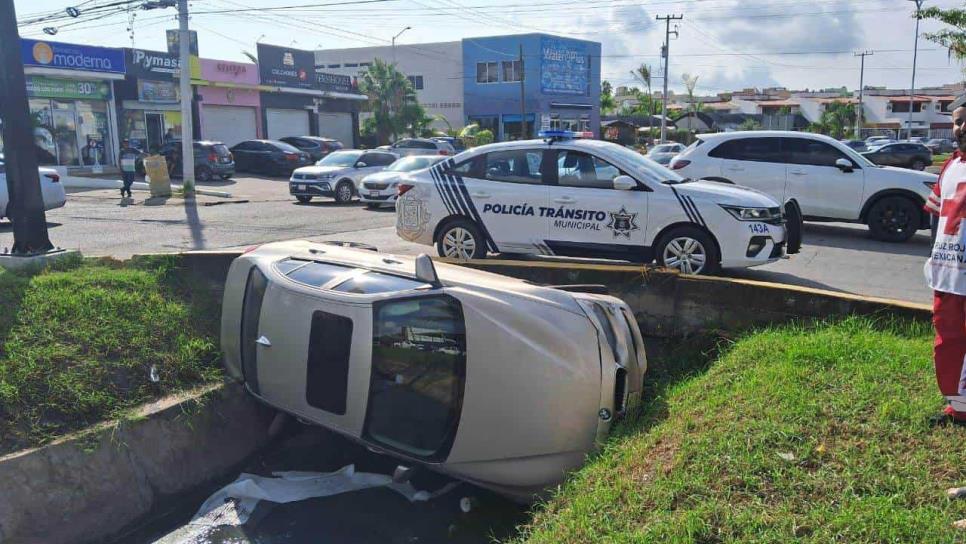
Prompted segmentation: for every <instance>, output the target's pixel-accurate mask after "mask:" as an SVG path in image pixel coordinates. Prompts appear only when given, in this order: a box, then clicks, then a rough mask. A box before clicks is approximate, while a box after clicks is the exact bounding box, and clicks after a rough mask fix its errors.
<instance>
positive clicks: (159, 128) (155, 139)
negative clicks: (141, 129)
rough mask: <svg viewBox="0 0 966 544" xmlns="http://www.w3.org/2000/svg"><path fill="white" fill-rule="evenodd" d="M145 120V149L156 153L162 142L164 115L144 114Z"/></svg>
mask: <svg viewBox="0 0 966 544" xmlns="http://www.w3.org/2000/svg"><path fill="white" fill-rule="evenodd" d="M144 117H145V120H146V121H147V132H148V147H147V149H146V151H150V152H151V153H156V152H157V150H158V149H159V148H160V147H161V144H163V143H164V117H163V116H162V115H161V114H160V113H146V114H144Z"/></svg>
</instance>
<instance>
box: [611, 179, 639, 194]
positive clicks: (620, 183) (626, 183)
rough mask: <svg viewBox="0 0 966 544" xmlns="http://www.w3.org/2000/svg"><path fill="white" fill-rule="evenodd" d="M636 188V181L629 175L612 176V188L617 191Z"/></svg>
mask: <svg viewBox="0 0 966 544" xmlns="http://www.w3.org/2000/svg"><path fill="white" fill-rule="evenodd" d="M636 188H637V182H636V181H634V178H632V177H630V176H617V177H616V178H614V189H616V190H618V191H633V190H634V189H636Z"/></svg>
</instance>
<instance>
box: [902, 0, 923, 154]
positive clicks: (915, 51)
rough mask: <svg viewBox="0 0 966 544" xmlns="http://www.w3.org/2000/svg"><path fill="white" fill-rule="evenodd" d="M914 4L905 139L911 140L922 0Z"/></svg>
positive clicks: (916, 0) (917, 0) (915, 0)
mask: <svg viewBox="0 0 966 544" xmlns="http://www.w3.org/2000/svg"><path fill="white" fill-rule="evenodd" d="M912 1H913V2H915V3H916V42H915V45H913V48H912V85H910V86H909V128H908V131H907V132H906V138H907V139H908V138H912V104H913V102H914V101H915V98H916V61H917V60H918V57H919V21H921V20H922V3H923V1H924V0H912Z"/></svg>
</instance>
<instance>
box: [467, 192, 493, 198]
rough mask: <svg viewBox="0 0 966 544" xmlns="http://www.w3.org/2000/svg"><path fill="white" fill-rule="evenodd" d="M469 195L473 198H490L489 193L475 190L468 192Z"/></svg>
mask: <svg viewBox="0 0 966 544" xmlns="http://www.w3.org/2000/svg"><path fill="white" fill-rule="evenodd" d="M470 196H472V197H474V198H490V193H483V192H476V193H470Z"/></svg>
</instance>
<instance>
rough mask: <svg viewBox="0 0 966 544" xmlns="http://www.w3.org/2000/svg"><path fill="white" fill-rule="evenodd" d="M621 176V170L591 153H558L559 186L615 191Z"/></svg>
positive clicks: (566, 151) (569, 150)
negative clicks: (615, 183) (616, 181)
mask: <svg viewBox="0 0 966 544" xmlns="http://www.w3.org/2000/svg"><path fill="white" fill-rule="evenodd" d="M619 175H621V171H620V169H619V168H617V167H616V166H613V165H612V164H610V163H609V162H607V161H605V160H603V159H601V158H600V157H596V156H594V155H591V154H589V153H584V152H583V151H574V150H571V149H566V150H561V151H559V152H558V153H557V184H558V185H560V186H561V187H584V188H588V189H613V188H614V178H616V177H617V176H619Z"/></svg>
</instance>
